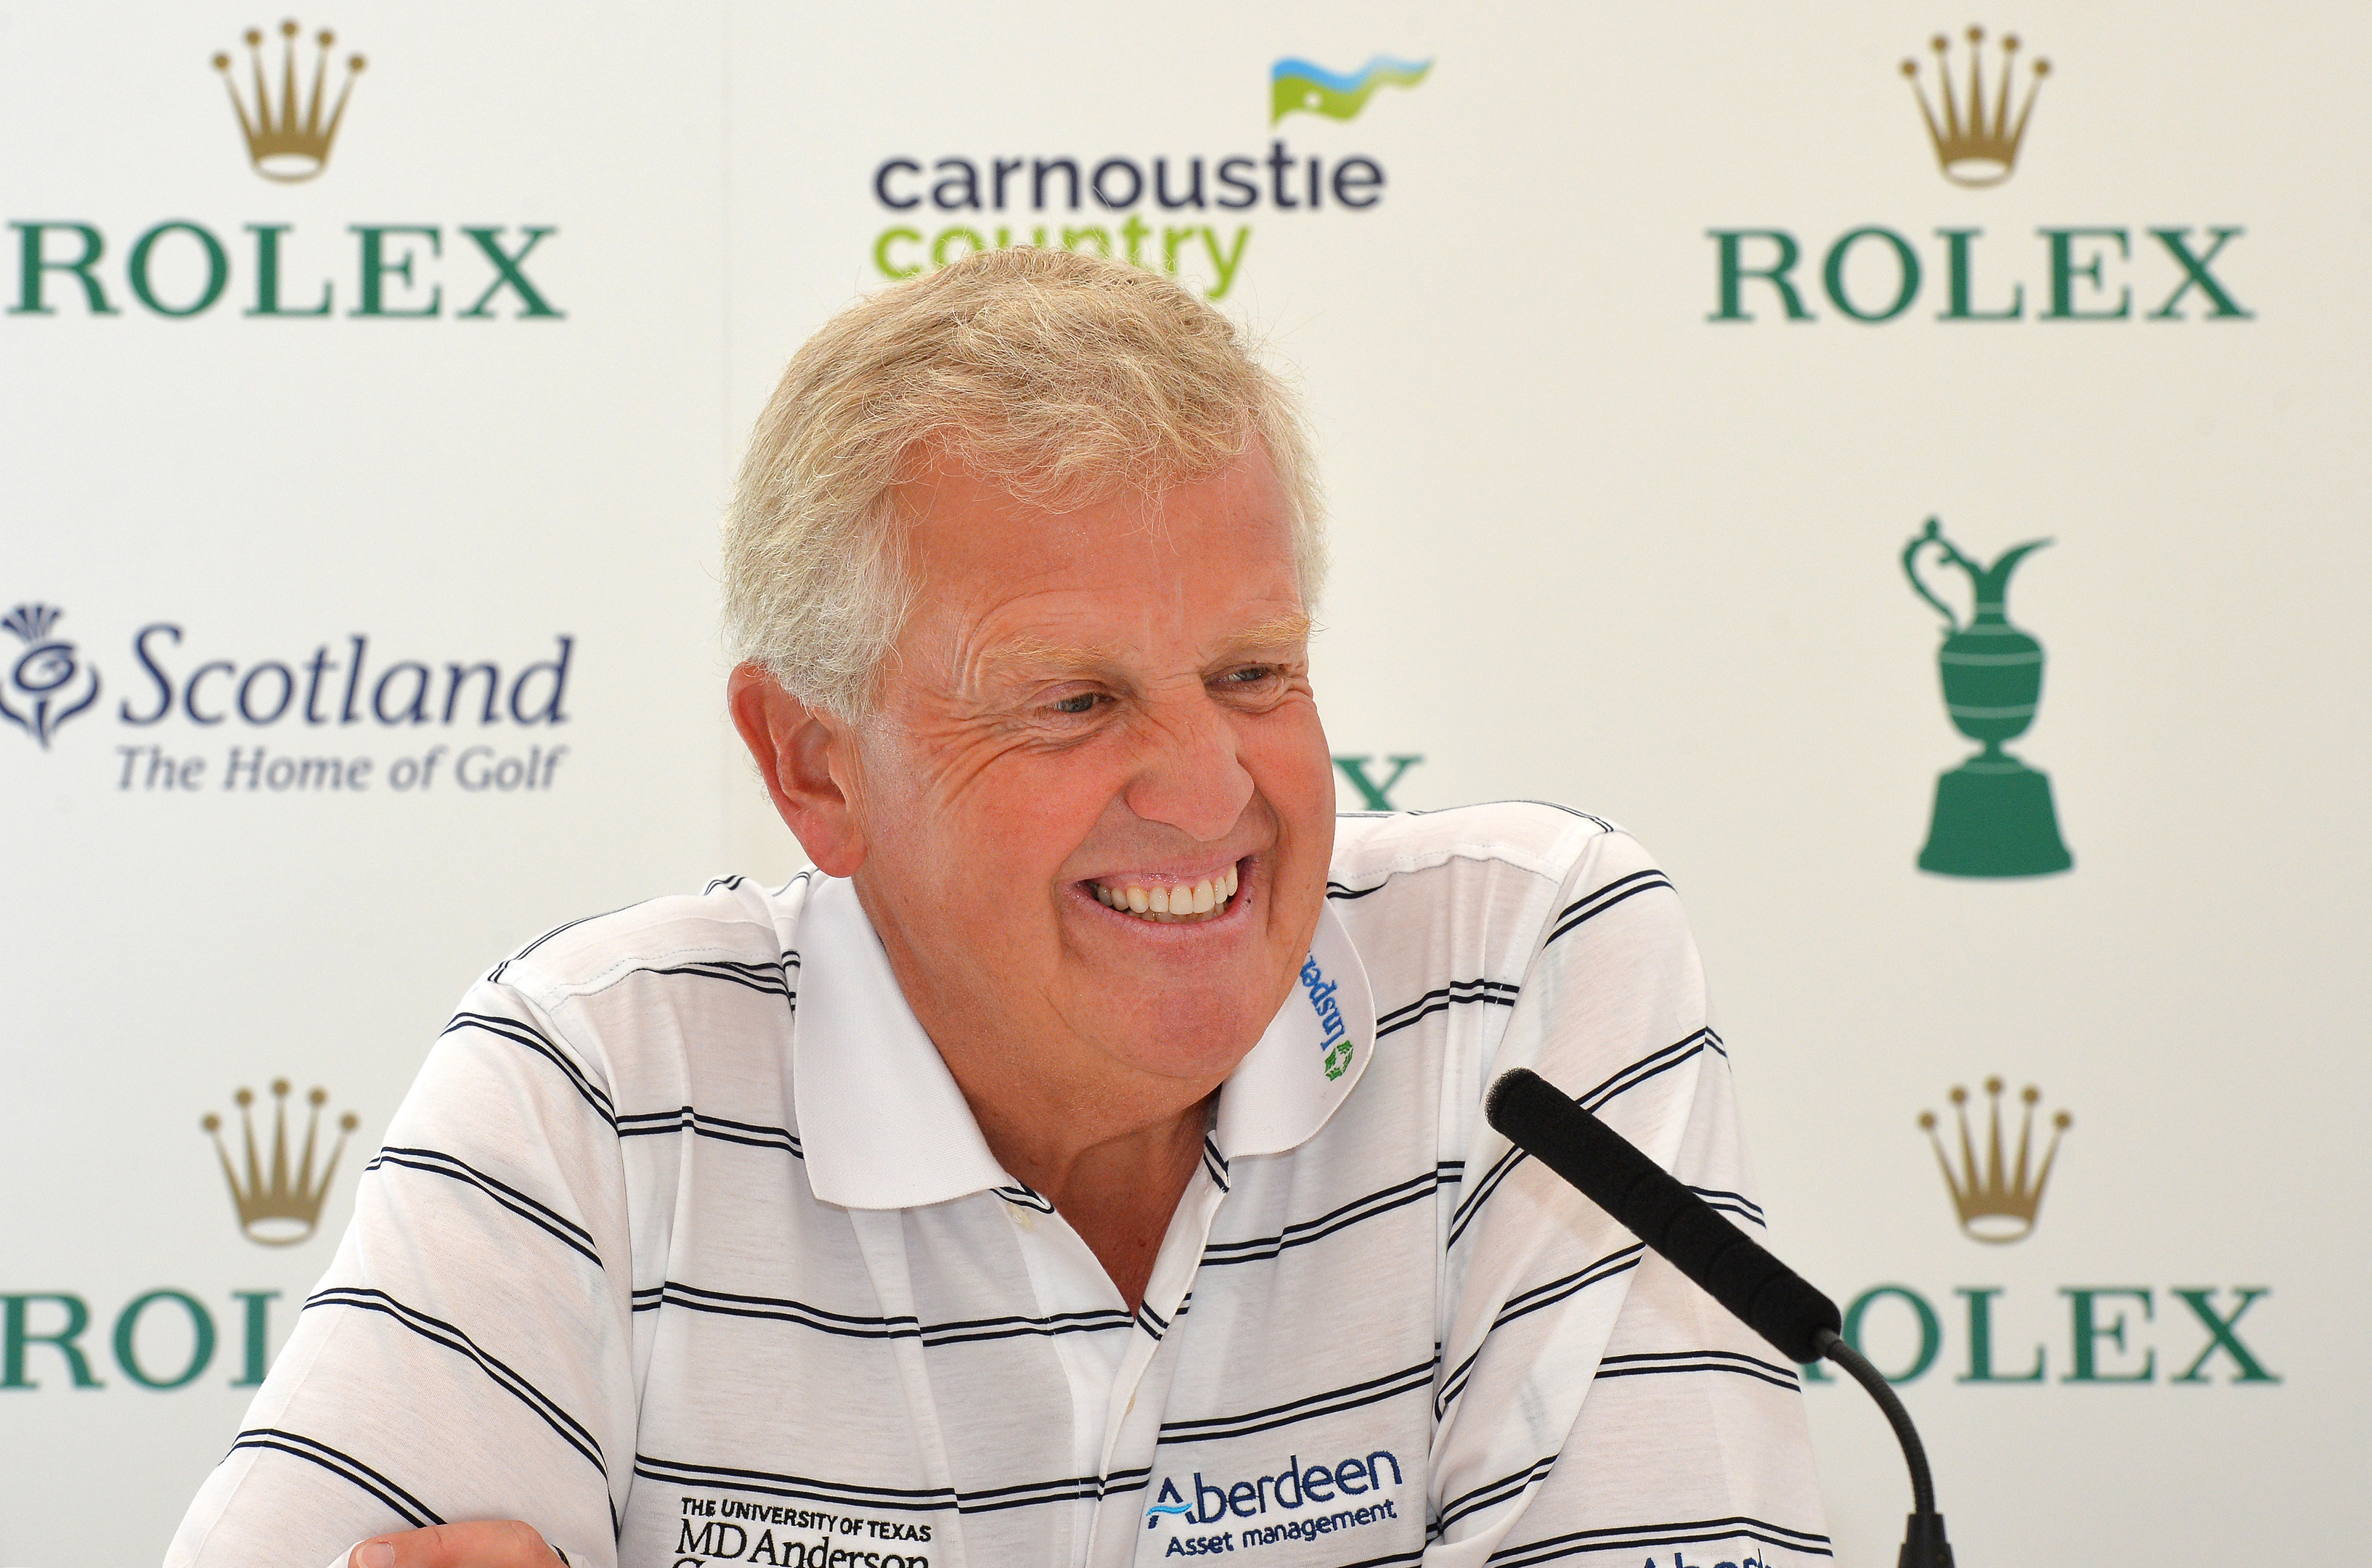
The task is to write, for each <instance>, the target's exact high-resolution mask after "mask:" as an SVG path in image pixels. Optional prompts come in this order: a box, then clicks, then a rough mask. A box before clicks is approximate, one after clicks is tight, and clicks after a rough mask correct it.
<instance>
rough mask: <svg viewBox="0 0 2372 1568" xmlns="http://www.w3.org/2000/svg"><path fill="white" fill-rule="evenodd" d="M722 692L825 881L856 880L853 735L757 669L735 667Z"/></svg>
mask: <svg viewBox="0 0 2372 1568" xmlns="http://www.w3.org/2000/svg"><path fill="white" fill-rule="evenodd" d="M726 693H727V697H726V700H727V703H729V704H730V705H731V706H732V709H733V726H734V727H735V728H736V729H738V730H739V731H740V732H741V738H742V740H743V742H744V743H745V744H747V745H748V746H749V748H750V756H752V757H754V758H756V759H757V761H758V772H759V776H760V777H762V778H763V779H764V780H765V781H766V793H767V794H768V795H771V796H773V797H774V809H775V810H777V811H779V812H781V813H782V815H783V820H784V821H785V822H787V823H789V824H790V829H791V831H792V832H793V833H795V834H796V835H797V837H798V841H799V847H800V848H802V849H804V850H806V851H807V852H808V859H809V860H812V861H814V862H815V863H816V866H817V868H818V869H819V870H820V871H822V872H823V873H824V874H825V875H826V876H830V877H853V876H855V874H856V868H857V867H858V866H860V865H864V864H865V854H866V843H865V833H864V830H862V829H861V828H859V827H858V825H857V822H856V813H855V809H854V807H853V805H852V803H851V801H850V799H849V790H848V786H849V784H850V783H851V781H852V780H853V779H854V778H855V737H854V736H853V735H852V734H851V733H850V731H849V728H848V726H847V725H846V724H844V723H843V721H841V720H840V719H838V718H836V717H834V716H833V715H831V714H828V713H826V712H824V711H823V710H822V709H820V708H810V707H808V705H807V704H806V703H802V702H800V701H799V700H798V699H797V698H796V697H794V696H792V695H791V694H790V693H789V692H788V691H784V690H783V687H782V683H781V682H779V681H777V680H776V679H774V678H773V676H772V675H769V674H767V673H766V671H765V669H764V668H762V667H761V666H759V665H755V664H743V665H738V666H736V667H735V668H734V671H733V674H732V675H731V677H730V678H729V679H727V683H726Z"/></svg>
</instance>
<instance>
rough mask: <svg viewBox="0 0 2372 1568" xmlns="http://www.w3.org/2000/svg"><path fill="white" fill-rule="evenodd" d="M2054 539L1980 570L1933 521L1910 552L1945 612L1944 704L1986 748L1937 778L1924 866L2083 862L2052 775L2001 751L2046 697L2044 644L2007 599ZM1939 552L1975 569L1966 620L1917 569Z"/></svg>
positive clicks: (1928, 592) (1931, 597)
mask: <svg viewBox="0 0 2372 1568" xmlns="http://www.w3.org/2000/svg"><path fill="white" fill-rule="evenodd" d="M2050 542H2051V541H2050V540H2047V539H2039V540H2029V542H2027V543H2025V544H2021V545H2018V546H2017V547H2015V548H2013V549H2011V550H2007V551H2005V552H2003V553H2002V555H2001V556H2000V558H1999V559H1997V560H1996V561H1994V563H1993V564H1992V565H1990V566H1980V565H1978V564H1977V563H1975V562H1974V561H1971V560H1970V559H1969V558H1968V557H1967V556H1965V555H1963V554H1961V553H1960V552H1959V549H1957V548H1956V547H1955V546H1954V545H1953V543H1952V541H1951V540H1948V539H1946V538H1945V537H1944V533H1943V529H1942V528H1941V527H1940V526H1939V525H1938V523H1937V522H1936V519H1935V518H1933V517H1930V518H1928V519H1927V526H1926V528H1924V529H1922V530H1921V531H1920V534H1919V537H1917V538H1916V539H1914V540H1912V541H1911V543H1910V545H1909V547H1908V548H1906V549H1905V550H1904V551H1903V552H1902V570H1903V572H1904V573H1905V574H1906V575H1908V576H1909V577H1910V578H1911V587H1913V590H1914V591H1916V592H1917V593H1918V595H1919V597H1920V598H1924V599H1925V600H1926V601H1927V602H1928V603H1929V604H1932V605H1934V606H1935V607H1936V612H1937V613H1938V614H1940V615H1942V616H1943V617H1944V625H1945V633H1944V645H1943V647H1942V648H1940V649H1938V650H1937V652H1936V664H1937V665H1938V666H1939V667H1940V669H1941V672H1942V674H1943V678H1944V710H1945V712H1947V713H1948V714H1950V715H1951V718H1952V723H1953V725H1954V726H1957V727H1958V728H1959V732H1960V733H1961V734H1962V735H1965V736H1967V737H1968V738H1970V739H1971V740H1973V741H1976V742H1978V743H1979V744H1981V745H1982V746H1983V747H1984V749H1983V750H1982V751H1980V752H1978V753H1977V754H1976V755H1975V756H1973V757H1971V758H1970V759H1969V760H1968V761H1965V762H1963V763H1961V764H1960V765H1959V767H1957V768H1955V769H1953V770H1952V771H1951V772H1948V773H1946V774H1944V775H1943V776H1941V777H1940V778H1938V779H1937V780H1936V812H1935V816H1934V819H1932V820H1931V821H1930V823H1929V825H1928V829H1927V844H1926V847H1925V848H1924V849H1922V850H1921V851H1920V852H1919V869H1921V870H1922V871H1934V872H1938V873H1940V874H1942V875H1944V876H1946V877H2041V876H2046V875H2048V874H2050V873H2051V872H2053V871H2064V870H2066V869H2067V868H2068V867H2069V866H2070V865H2074V864H2075V863H2076V862H2075V857H2074V856H2073V855H2070V854H2068V853H2067V846H2066V845H2065V844H2064V843H2063V842H2061V841H2060V837H2059V819H2058V814H2057V812H2056V811H2055V810H2054V809H2053V808H2052V803H2051V777H2050V775H2049V774H2047V773H2044V772H2041V771H2040V770H2038V769H2034V768H2029V767H2028V766H2027V765H2026V764H2025V763H2024V762H2021V761H2018V760H2017V758H2015V757H2013V756H2011V755H2010V754H2009V753H2008V752H2006V751H2005V750H2003V749H2002V743H2003V742H2004V741H2008V740H2015V739H2017V738H2018V737H2019V736H2021V735H2024V734H2025V733H2026V730H2027V726H2029V725H2031V724H2032V723H2033V722H2034V708H2035V703H2036V702H2037V701H2038V700H2039V699H2040V698H2041V695H2042V645H2041V643H2038V642H2036V641H2035V640H2034V639H2033V638H2032V637H2030V636H2029V635H2027V634H2026V633H2024V632H2021V631H2019V630H2018V629H2017V627H2015V626H2013V625H2011V624H2010V623H2009V616H2008V612H2007V609H2006V603H2005V600H2006V596H2007V594H2008V591H2009V579H2010V574H2011V573H2013V572H2015V571H2016V570H2017V564H2018V563H2019V562H2021V561H2023V560H2025V559H2026V558H2027V556H2028V555H2029V554H2030V553H2032V552H2035V551H2037V550H2040V549H2041V548H2042V547H2043V546H2044V545H2046V544H2049V543H2050ZM1931 550H1932V551H1933V552H1935V555H1936V556H1937V557H1940V558H1941V560H1942V561H1944V562H1945V563H1949V564H1951V565H1954V566H1958V567H1959V569H1960V570H1961V571H1963V572H1965V573H1967V574H1968V577H1969V584H1970V587H1971V588H1973V589H1974V590H1975V599H1976V613H1975V616H1974V618H1973V619H1971V621H1969V622H1968V624H1966V625H1962V624H1961V623H1960V618H1959V616H1958V615H1955V614H1954V613H1953V612H1952V607H1951V606H1950V605H1948V604H1946V603H1945V602H1944V601H1943V600H1942V599H1940V598H1936V593H1935V591H1934V590H1933V589H1931V588H1930V587H1928V586H1927V584H1926V583H1925V582H1924V580H1923V579H1922V578H1921V577H1920V575H1919V557H1920V553H1921V552H1923V551H1931ZM1931 569H1932V568H1931Z"/></svg>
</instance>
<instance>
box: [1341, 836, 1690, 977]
mask: <svg viewBox="0 0 2372 1568" xmlns="http://www.w3.org/2000/svg"><path fill="white" fill-rule="evenodd" d="M1670 887H1671V883H1670V882H1669V880H1668V879H1667V878H1666V877H1664V875H1663V873H1662V871H1661V870H1660V869H1659V868H1657V865H1656V863H1655V861H1654V859H1653V858H1652V857H1651V856H1649V854H1647V851H1646V850H1645V847H1643V846H1642V845H1641V844H1640V843H1639V842H1638V841H1637V840H1636V839H1634V838H1633V837H1632V836H1631V835H1630V834H1629V833H1627V832H1625V831H1623V830H1622V828H1620V827H1618V826H1617V825H1616V824H1614V823H1612V822H1610V821H1608V820H1607V819H1605V818H1603V817H1598V816H1593V815H1592V814H1590V813H1589V812H1587V811H1581V810H1576V809H1575V808H1574V807H1568V806H1558V805H1554V804H1552V803H1549V802H1545V801H1532V800H1505V801H1493V802H1489V803H1486V804H1483V805H1477V806H1462V807H1452V808H1450V809H1448V810H1441V811H1407V812H1395V813H1389V814H1385V813H1366V812H1361V813H1354V814H1348V815H1345V816H1344V817H1343V818H1342V819H1340V820H1339V822H1338V825H1337V829H1336V834H1335V845H1334V858H1333V863H1332V865H1331V868H1330V870H1329V873H1328V881H1327V888H1326V897H1327V902H1328V906H1329V907H1330V908H1331V909H1332V910H1333V911H1334V912H1335V914H1336V915H1337V917H1338V918H1340V919H1341V920H1342V921H1343V923H1344V925H1345V927H1346V929H1347V930H1348V931H1349V933H1350V935H1351V936H1352V938H1353V940H1354V941H1355V943H1356V944H1357V945H1358V947H1359V949H1360V951H1361V953H1362V954H1363V955H1364V956H1366V958H1367V960H1368V962H1369V964H1370V967H1373V966H1375V965H1376V964H1378V963H1380V964H1383V965H1385V966H1387V967H1390V966H1393V965H1408V964H1413V965H1415V966H1416V967H1417V968H1418V969H1420V970H1424V969H1427V968H1429V967H1438V966H1440V965H1443V964H1447V965H1448V966H1449V967H1450V968H1452V969H1459V967H1460V966H1464V967H1465V970H1464V971H1463V972H1472V973H1480V972H1485V971H1488V972H1491V973H1494V974H1495V973H1497V972H1498V970H1501V969H1509V968H1520V967H1521V966H1522V965H1523V964H1524V963H1525V962H1526V961H1527V959H1528V958H1529V955H1530V954H1531V953H1533V952H1534V951H1536V950H1537V949H1538V948H1539V947H1541V946H1542V945H1543V944H1544V943H1546V942H1547V941H1549V940H1550V939H1551V938H1552V935H1553V934H1554V933H1555V931H1556V929H1557V928H1558V926H1559V925H1560V924H1561V923H1563V922H1564V921H1567V920H1569V919H1572V918H1573V917H1574V916H1576V914H1582V913H1585V912H1588V911H1590V910H1594V909H1596V908H1598V907H1599V906H1600V905H1607V904H1611V903H1614V902H1627V901H1628V900H1627V898H1626V895H1628V894H1631V893H1634V892H1645V891H1649V890H1660V891H1662V892H1663V893H1664V895H1665V901H1667V902H1669V899H1670V894H1669V889H1670ZM1645 907H1646V906H1645V905H1639V906H1636V907H1634V909H1633V911H1632V913H1633V914H1634V915H1636V914H1638V913H1639V912H1640V911H1641V910H1642V909H1645ZM1666 913H1667V916H1668V918H1669V923H1671V924H1672V927H1673V929H1674V930H1680V929H1682V927H1680V924H1679V908H1678V905H1677V904H1673V905H1672V906H1671V908H1670V909H1669V911H1668V912H1666ZM1477 966H1479V967H1477Z"/></svg>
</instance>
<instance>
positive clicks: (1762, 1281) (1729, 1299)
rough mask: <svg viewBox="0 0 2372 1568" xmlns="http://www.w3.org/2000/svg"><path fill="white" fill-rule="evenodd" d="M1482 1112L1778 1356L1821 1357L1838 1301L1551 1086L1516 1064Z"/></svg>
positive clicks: (1837, 1318) (1804, 1359)
mask: <svg viewBox="0 0 2372 1568" xmlns="http://www.w3.org/2000/svg"><path fill="white" fill-rule="evenodd" d="M1483 1115H1484V1116H1486V1117H1488V1118H1489V1119H1490V1122H1491V1125H1492V1126H1494V1127H1495V1128H1497V1129H1498V1130H1499V1132H1500V1134H1501V1135H1502V1136H1504V1137H1505V1138H1506V1140H1507V1141H1508V1142H1509V1143H1511V1144H1515V1145H1516V1146H1517V1148H1519V1149H1522V1150H1523V1151H1524V1152H1525V1153H1527V1154H1529V1155H1530V1156H1532V1157H1533V1158H1534V1159H1537V1160H1539V1161H1540V1162H1541V1164H1542V1165H1545V1166H1547V1167H1549V1168H1550V1169H1551V1170H1553V1171H1555V1172H1556V1173H1557V1174H1558V1175H1559V1176H1561V1177H1563V1178H1564V1179H1566V1180H1567V1181H1569V1182H1571V1183H1573V1185H1574V1186H1576V1187H1577V1188H1579V1189H1580V1190H1581V1191H1582V1192H1583V1194H1584V1195H1586V1196H1587V1198H1588V1199H1589V1200H1590V1202H1594V1203H1596V1204H1597V1205H1598V1206H1599V1208H1601V1209H1604V1210H1605V1211H1606V1212H1607V1213H1608V1214H1610V1215H1612V1216H1613V1217H1614V1221H1615V1223H1616V1224H1618V1225H1622V1228H1623V1229H1625V1230H1627V1231H1629V1232H1631V1234H1632V1235H1634V1236H1635V1237H1638V1238H1639V1239H1640V1240H1641V1241H1644V1242H1645V1243H1646V1244H1647V1245H1648V1246H1649V1247H1650V1248H1652V1249H1655V1250H1656V1251H1657V1253H1660V1254H1661V1255H1662V1256H1663V1257H1664V1258H1665V1259H1666V1260H1668V1261H1669V1262H1670V1264H1671V1265H1672V1266H1673V1267H1674V1268H1676V1269H1678V1270H1679V1271H1680V1272H1681V1273H1683V1274H1685V1275H1687V1276H1688V1277H1689V1278H1690V1279H1692V1280H1693V1281H1695V1282H1696V1283H1697V1284H1698V1285H1699V1286H1700V1287H1701V1288H1702V1289H1703V1291H1704V1292H1705V1294H1706V1295H1710V1296H1712V1297H1713V1298H1714V1299H1715V1301H1718V1302H1720V1303H1721V1304H1722V1306H1724V1307H1727V1308H1728V1309H1729V1310H1730V1311H1731V1312H1732V1313H1734V1314H1735V1315H1737V1317H1738V1318H1740V1319H1741V1320H1742V1321H1744V1322H1745V1323H1746V1324H1747V1325H1748V1326H1749V1327H1750V1328H1751V1329H1753V1330H1754V1331H1755V1332H1756V1333H1758V1334H1761V1335H1762V1337H1763V1338H1764V1339H1766V1340H1769V1341H1770V1342H1772V1343H1773V1345H1775V1346H1777V1347H1778V1349H1779V1352H1780V1353H1781V1354H1783V1355H1785V1356H1787V1357H1788V1358H1789V1359H1790V1360H1794V1361H1797V1362H1804V1363H1810V1362H1815V1361H1818V1360H1820V1346H1819V1344H1818V1343H1817V1341H1818V1339H1819V1337H1820V1332H1821V1330H1828V1331H1829V1332H1831V1333H1834V1332H1835V1331H1836V1330H1837V1329H1838V1327H1839V1325H1840V1324H1841V1323H1842V1321H1843V1316H1842V1314H1840V1313H1839V1312H1838V1311H1837V1304H1836V1303H1835V1302H1833V1301H1831V1300H1830V1299H1829V1298H1828V1297H1827V1296H1825V1295H1821V1294H1820V1292H1819V1291H1817V1290H1814V1289H1813V1288H1812V1287H1811V1285H1810V1284H1808V1283H1806V1282H1805V1280H1804V1279H1803V1277H1802V1276H1801V1275H1799V1274H1797V1273H1796V1272H1795V1271H1794V1270H1793V1269H1790V1268H1789V1267H1787V1265H1786V1264H1785V1263H1782V1262H1781V1261H1779V1260H1778V1259H1776V1258H1773V1256H1772V1255H1771V1254H1770V1253H1769V1252H1766V1251H1764V1250H1763V1249H1762V1247H1760V1246H1759V1245H1757V1244H1756V1243H1755V1241H1754V1239H1753V1238H1752V1237H1749V1236H1748V1235H1746V1234H1745V1233H1744V1232H1743V1231H1741V1230H1739V1229H1738V1227H1737V1226H1736V1225H1731V1224H1730V1223H1729V1222H1728V1221H1727V1220H1725V1219H1723V1218H1722V1217H1721V1215H1720V1214H1718V1213H1716V1212H1715V1210H1714V1208H1713V1205H1711V1204H1710V1203H1707V1202H1705V1201H1704V1200H1703V1198H1700V1197H1698V1196H1697V1195H1696V1194H1695V1193H1694V1192H1692V1191H1689V1190H1688V1188H1687V1187H1685V1186H1683V1185H1682V1184H1681V1183H1680V1180H1679V1179H1677V1178H1676V1177H1674V1176H1673V1175H1672V1173H1671V1172H1669V1171H1668V1170H1666V1169H1665V1168H1664V1167H1661V1166H1659V1165H1657V1163H1656V1162H1655V1161H1654V1160H1651V1159H1649V1158H1648V1157H1647V1156H1645V1155H1644V1154H1641V1153H1640V1152H1639V1151H1638V1150H1637V1149H1636V1148H1634V1147H1633V1146H1632V1145H1631V1144H1630V1143H1629V1142H1628V1141H1627V1140H1626V1139H1624V1138H1623V1136H1622V1134H1621V1133H1619V1132H1615V1131H1614V1129H1612V1128H1611V1127H1609V1126H1607V1125H1606V1123H1605V1122H1603V1121H1599V1119H1598V1118H1597V1117H1596V1116H1593V1115H1592V1114H1590V1112H1588V1111H1587V1110H1586V1109H1583V1108H1582V1107H1581V1106H1579V1105H1577V1104H1576V1103H1575V1102H1574V1101H1573V1100H1572V1099H1570V1098H1567V1097H1566V1096H1565V1094H1564V1092H1563V1091H1562V1090H1560V1089H1558V1088H1557V1086H1555V1085H1553V1084H1552V1083H1550V1082H1549V1081H1548V1080H1547V1079H1545V1078H1543V1077H1541V1075H1540V1074H1537V1073H1534V1072H1532V1071H1531V1070H1530V1069H1529V1068H1524V1067H1518V1068H1517V1069H1515V1070H1514V1071H1513V1072H1510V1073H1506V1074H1502V1075H1501V1076H1500V1078H1499V1081H1498V1082H1496V1083H1494V1084H1493V1085H1492V1086H1491V1092H1490V1094H1489V1096H1488V1097H1487V1098H1485V1100H1484V1101H1483Z"/></svg>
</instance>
